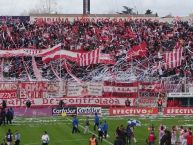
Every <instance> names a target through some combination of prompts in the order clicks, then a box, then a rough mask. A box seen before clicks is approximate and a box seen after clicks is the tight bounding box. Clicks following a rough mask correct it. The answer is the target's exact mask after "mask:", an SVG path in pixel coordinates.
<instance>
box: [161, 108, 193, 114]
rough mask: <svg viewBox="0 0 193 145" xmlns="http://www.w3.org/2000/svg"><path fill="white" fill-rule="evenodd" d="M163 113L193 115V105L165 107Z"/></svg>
mask: <svg viewBox="0 0 193 145" xmlns="http://www.w3.org/2000/svg"><path fill="white" fill-rule="evenodd" d="M164 115H193V107H167V108H164Z"/></svg>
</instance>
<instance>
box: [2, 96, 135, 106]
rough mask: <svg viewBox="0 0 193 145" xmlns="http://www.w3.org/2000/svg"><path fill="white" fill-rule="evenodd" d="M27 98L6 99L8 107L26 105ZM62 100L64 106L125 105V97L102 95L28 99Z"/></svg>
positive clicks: (43, 103)
mask: <svg viewBox="0 0 193 145" xmlns="http://www.w3.org/2000/svg"><path fill="white" fill-rule="evenodd" d="M27 100H28V99H7V100H6V101H7V106H8V107H20V106H26V101H27ZM60 100H63V102H64V103H65V105H66V106H101V107H111V106H125V101H126V100H127V98H106V97H105V98H104V97H81V98H79V97H65V98H32V99H30V101H31V103H32V105H31V106H32V107H33V106H57V105H58V104H59V101H60ZM129 100H130V102H131V106H133V103H134V101H135V99H134V98H130V99H129ZM0 105H2V100H0Z"/></svg>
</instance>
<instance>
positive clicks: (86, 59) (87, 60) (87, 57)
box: [77, 48, 100, 66]
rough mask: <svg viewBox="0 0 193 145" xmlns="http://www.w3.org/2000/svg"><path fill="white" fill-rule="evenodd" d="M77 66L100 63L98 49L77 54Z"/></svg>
mask: <svg viewBox="0 0 193 145" xmlns="http://www.w3.org/2000/svg"><path fill="white" fill-rule="evenodd" d="M77 58H78V59H77V61H78V64H79V66H87V65H91V64H98V63H100V49H99V48H97V49H96V50H92V51H89V52H87V53H81V54H80V53H79V54H77Z"/></svg>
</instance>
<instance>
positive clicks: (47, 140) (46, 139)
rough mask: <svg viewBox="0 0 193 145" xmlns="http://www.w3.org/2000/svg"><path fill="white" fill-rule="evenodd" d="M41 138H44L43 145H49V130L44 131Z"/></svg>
mask: <svg viewBox="0 0 193 145" xmlns="http://www.w3.org/2000/svg"><path fill="white" fill-rule="evenodd" d="M41 140H42V145H48V143H49V141H50V138H49V135H48V133H47V131H44V134H43V135H42V137H41Z"/></svg>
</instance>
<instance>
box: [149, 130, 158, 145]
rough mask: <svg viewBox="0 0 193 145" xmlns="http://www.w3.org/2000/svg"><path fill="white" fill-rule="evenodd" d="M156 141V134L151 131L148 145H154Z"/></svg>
mask: <svg viewBox="0 0 193 145" xmlns="http://www.w3.org/2000/svg"><path fill="white" fill-rule="evenodd" d="M155 140H156V137H155V134H154V132H153V131H151V132H150V134H149V136H148V145H154V144H155Z"/></svg>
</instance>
